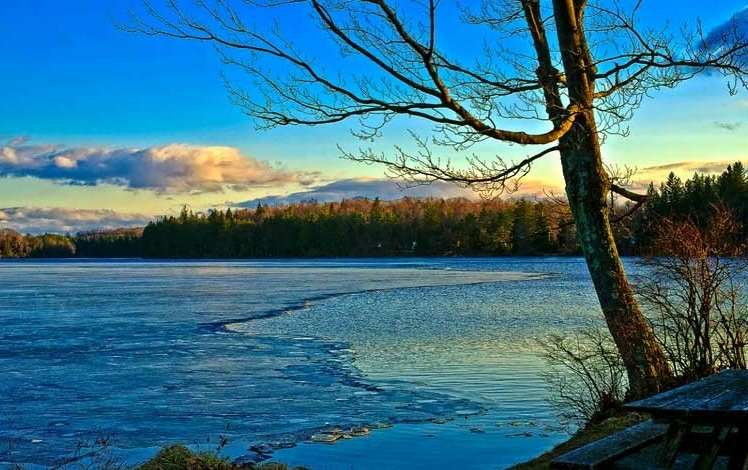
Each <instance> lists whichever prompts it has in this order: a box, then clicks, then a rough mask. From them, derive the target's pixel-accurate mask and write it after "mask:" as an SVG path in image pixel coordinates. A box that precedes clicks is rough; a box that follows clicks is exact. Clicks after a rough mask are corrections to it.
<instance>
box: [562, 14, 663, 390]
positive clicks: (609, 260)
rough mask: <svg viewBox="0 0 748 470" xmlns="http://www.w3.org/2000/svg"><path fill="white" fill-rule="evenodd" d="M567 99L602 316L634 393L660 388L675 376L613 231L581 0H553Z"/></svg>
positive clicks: (573, 175)
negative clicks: (628, 275) (629, 276)
mask: <svg viewBox="0 0 748 470" xmlns="http://www.w3.org/2000/svg"><path fill="white" fill-rule="evenodd" d="M553 8H554V16H555V18H556V26H557V35H558V40H559V46H560V49H561V56H562V60H563V65H564V72H565V77H566V86H567V88H566V91H567V93H568V97H569V101H570V103H571V104H572V105H573V106H576V107H577V109H578V111H576V117H575V121H574V125H573V127H572V129H571V130H570V131H569V132H568V133H566V134H565V135H564V136H563V137H562V138H561V139H559V152H560V154H561V165H562V168H563V173H564V180H565V182H566V195H567V198H568V199H569V204H570V206H571V212H572V215H573V217H574V222H575V224H576V227H577V237H578V240H579V244H580V246H581V248H582V253H583V254H584V257H585V260H586V261H587V267H588V268H589V271H590V276H591V278H592V282H593V284H594V286H595V290H596V292H597V297H598V299H599V301H600V306H601V307H602V311H603V315H604V316H605V321H606V323H607V325H608V329H609V330H610V333H611V336H612V337H613V341H614V342H615V344H616V346H617V348H618V351H619V352H620V354H621V358H622V360H623V363H624V365H625V367H626V371H627V374H628V379H629V398H640V397H645V396H648V395H651V394H654V393H657V392H659V391H660V390H661V389H662V386H663V382H665V381H667V380H668V379H669V378H670V377H671V375H672V373H671V371H670V368H669V366H668V362H667V359H666V358H665V355H664V354H663V352H662V349H661V348H660V345H659V344H658V343H657V341H656V339H655V337H654V334H653V332H652V329H651V327H650V325H649V323H648V322H647V320H646V318H644V315H643V314H642V312H641V310H640V309H639V306H638V304H637V302H636V299H635V298H634V294H633V291H632V289H631V285H630V284H629V282H628V279H627V278H626V273H625V271H624V269H623V265H622V263H621V259H620V257H619V255H618V250H617V248H616V246H615V242H614V239H613V232H612V230H611V228H610V221H609V218H608V210H609V208H608V207H607V201H606V196H607V194H608V192H609V190H610V182H609V180H608V177H607V175H606V173H605V171H604V169H603V164H602V155H601V151H600V141H599V139H598V132H597V125H596V122H595V115H594V111H593V95H594V73H595V71H594V70H593V68H592V66H591V64H592V59H591V57H590V53H589V49H588V47H587V44H586V42H585V36H584V32H583V30H582V13H583V9H584V1H582V0H553Z"/></svg>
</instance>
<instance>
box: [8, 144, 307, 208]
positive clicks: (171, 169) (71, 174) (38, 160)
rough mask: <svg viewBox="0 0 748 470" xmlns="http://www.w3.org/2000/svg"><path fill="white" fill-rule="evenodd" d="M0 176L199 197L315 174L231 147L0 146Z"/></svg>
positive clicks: (299, 179)
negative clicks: (292, 169)
mask: <svg viewBox="0 0 748 470" xmlns="http://www.w3.org/2000/svg"><path fill="white" fill-rule="evenodd" d="M0 175H4V176H8V177H24V176H28V177H33V178H39V179H45V180H52V181H55V182H57V183H60V184H70V185H83V186H96V185H99V184H111V185H116V186H123V187H125V188H128V189H147V190H153V191H156V192H159V193H170V194H199V193H211V192H222V191H223V190H225V189H233V190H246V189H250V188H262V187H271V186H276V185H279V184H286V183H298V184H309V183H311V182H313V181H314V180H316V178H317V175H316V174H300V173H297V172H291V171H288V170H286V169H284V168H281V167H279V166H278V165H271V164H270V163H268V162H266V161H262V160H257V159H254V158H251V157H247V156H245V155H242V154H241V152H239V150H237V149H235V148H232V147H219V146H214V147H207V146H191V145H183V144H172V145H167V146H163V147H151V148H145V149H128V148H118V149H111V148H101V147H72V148H68V147H64V146H60V145H30V144H28V143H27V141H26V140H25V139H20V138H18V139H14V140H13V141H11V142H8V143H7V144H5V145H4V146H2V147H0Z"/></svg>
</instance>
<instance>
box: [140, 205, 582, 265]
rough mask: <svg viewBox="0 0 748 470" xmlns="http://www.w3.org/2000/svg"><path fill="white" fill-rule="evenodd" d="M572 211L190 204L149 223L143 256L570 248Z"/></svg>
mask: <svg viewBox="0 0 748 470" xmlns="http://www.w3.org/2000/svg"><path fill="white" fill-rule="evenodd" d="M575 250H576V241H575V235H574V232H573V225H572V224H570V216H569V211H568V209H567V208H566V207H564V206H559V205H557V204H553V203H551V202H548V201H537V202H531V201H527V200H519V201H509V202H507V201H500V200H495V201H484V202H476V201H469V200H466V199H450V200H444V199H411V198H404V199H401V200H398V201H390V202H385V201H380V200H378V199H373V200H371V199H352V200H344V201H341V202H331V203H325V204H320V203H316V202H305V203H298V204H292V205H286V206H278V207H269V206H263V205H258V206H257V208H256V209H245V210H234V211H232V210H230V209H229V210H227V211H225V212H224V211H210V212H209V213H207V214H195V213H192V212H189V211H187V210H183V211H182V213H181V214H180V215H179V216H176V217H165V218H161V219H159V220H157V221H155V222H152V223H150V224H148V226H147V227H146V228H145V230H144V232H143V238H142V254H143V256H145V257H166V258H271V257H272V258H289V257H290V258H296V257H371V256H406V255H407V256H456V255H465V256H482V255H542V254H567V253H572V252H574V251H575Z"/></svg>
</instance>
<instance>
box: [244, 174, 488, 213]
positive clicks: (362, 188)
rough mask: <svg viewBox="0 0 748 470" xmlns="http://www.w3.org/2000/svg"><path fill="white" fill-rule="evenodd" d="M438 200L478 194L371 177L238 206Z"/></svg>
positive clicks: (446, 186)
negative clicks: (360, 199)
mask: <svg viewBox="0 0 748 470" xmlns="http://www.w3.org/2000/svg"><path fill="white" fill-rule="evenodd" d="M406 196H408V197H434V198H455V197H467V198H475V197H476V194H475V193H474V192H473V191H471V190H469V189H462V188H458V187H457V186H455V185H453V184H449V183H445V182H441V181H436V182H434V183H431V184H429V185H425V186H415V187H413V188H405V189H401V188H400V187H398V184H397V181H395V180H390V179H370V178H351V179H344V180H340V181H335V182H333V183H329V184H326V185H324V186H319V187H316V188H311V189H309V190H308V191H301V192H297V193H292V194H288V195H285V196H284V195H270V196H265V197H260V198H257V199H252V200H249V201H244V202H241V203H239V204H237V205H238V206H241V207H255V206H256V205H257V203H262V204H269V205H278V204H292V203H294V202H301V201H309V200H315V201H317V202H331V201H340V200H342V199H353V198H357V197H367V198H370V199H374V198H375V197H378V198H379V199H381V200H395V199H401V198H403V197H406Z"/></svg>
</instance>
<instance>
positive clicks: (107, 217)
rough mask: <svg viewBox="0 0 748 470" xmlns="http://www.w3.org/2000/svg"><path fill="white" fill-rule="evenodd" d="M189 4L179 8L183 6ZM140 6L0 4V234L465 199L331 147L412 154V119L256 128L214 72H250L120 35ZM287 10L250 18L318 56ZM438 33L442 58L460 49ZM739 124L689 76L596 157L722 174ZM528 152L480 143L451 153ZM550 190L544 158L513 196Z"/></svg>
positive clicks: (657, 5)
mask: <svg viewBox="0 0 748 470" xmlns="http://www.w3.org/2000/svg"><path fill="white" fill-rule="evenodd" d="M744 1H745V0H743V2H744ZM743 2H738V1H731V0H720V1H716V2H711V3H710V4H708V6H705V5H707V4H705V3H704V2H702V1H696V0H681V1H677V2H676V1H669V0H668V1H666V0H657V1H655V0H650V1H649V2H647V3H645V6H644V7H643V8H642V10H641V18H640V19H641V21H642V22H643V24H645V25H648V24H652V25H665V24H668V25H670V26H669V27H670V28H671V29H672V30H673V31H674V32H675V33H677V29H678V28H679V27H680V25H681V24H683V23H684V22H687V21H689V22H693V21H694V20H695V19H696V18H698V19H699V20H700V21H701V24H702V25H703V28H704V31H705V32H706V33H708V32H714V31H719V30H720V28H724V27H725V25H726V24H728V23H729V22H730V20H731V18H733V15H738V16H737V18H742V21H744V22H745V23H744V24H748V21H746V20H747V19H748V13H747V12H748V10H746V8H747V7H746V5H745V3H743ZM163 3H164V2H163V1H161V0H158V1H156V2H154V4H155V5H162V4H163ZM193 3H194V2H193V1H192V0H186V1H181V3H180V4H184V5H185V7H184V8H185V9H186V11H188V12H190V11H191V10H190V9H191V8H193V7H192V6H191V5H192V4H193ZM450 3H451V2H448V1H444V2H442V4H443V5H446V6H445V7H444V8H449V4H450ZM140 8H141V7H140V2H139V0H67V1H59V0H0V229H3V228H10V229H14V230H17V231H20V232H24V233H25V232H31V233H39V232H44V231H52V232H71V233H74V232H76V231H78V230H85V229H90V228H95V227H99V228H115V227H119V226H133V225H143V224H145V223H147V221H149V220H152V219H153V218H154V217H157V216H160V215H168V214H175V213H178V212H179V211H180V210H181V208H182V207H183V206H187V207H188V208H190V209H191V210H194V211H205V210H207V209H208V208H220V209H223V208H226V207H234V206H237V207H253V204H255V203H256V202H257V201H263V202H266V203H283V202H289V201H298V200H303V199H311V198H314V199H317V200H320V201H323V200H339V199H341V198H343V197H356V196H367V197H380V198H382V199H394V198H398V197H402V196H403V195H410V196H434V197H456V196H466V197H475V195H473V194H472V193H471V192H469V191H465V190H462V189H460V188H456V187H454V186H452V185H448V184H433V185H431V186H426V187H420V188H414V189H412V190H409V191H407V192H402V191H401V190H400V189H399V188H398V185H397V183H396V182H395V181H392V180H390V179H387V178H385V175H384V168H382V167H377V166H374V165H365V164H361V163H356V162H352V161H349V160H345V159H341V158H340V157H341V150H340V148H343V149H345V150H347V151H353V152H355V151H357V150H358V149H359V148H362V147H369V146H370V147H372V148H374V149H375V150H377V151H381V152H392V151H393V149H394V147H395V146H397V145H404V146H406V147H407V145H409V143H412V141H411V138H410V135H409V133H408V131H409V130H416V131H418V132H420V131H425V129H426V127H425V126H423V125H422V124H421V123H418V122H412V121H410V120H401V121H397V122H393V123H392V124H391V125H390V126H388V127H387V128H385V131H384V135H383V136H382V137H381V138H379V139H376V140H375V141H374V142H373V143H367V142H363V143H362V141H360V140H359V139H357V138H356V137H354V136H353V135H351V128H352V126H353V125H352V124H348V123H342V124H335V125H329V126H315V127H282V128H276V129H270V130H261V129H258V128H257V127H256V125H255V124H256V123H255V122H253V121H252V119H250V118H249V117H248V116H246V115H245V114H243V113H242V111H241V109H239V108H237V107H236V106H235V105H234V104H233V103H232V102H231V100H230V99H229V96H228V93H227V90H226V87H225V84H224V79H223V76H222V74H227V76H228V77H229V78H230V79H231V81H232V83H234V84H237V85H240V86H241V85H243V84H245V83H249V82H247V81H248V80H249V79H248V78H247V77H246V76H243V75H237V74H234V73H232V72H231V69H230V68H228V67H227V66H226V65H225V64H223V63H222V61H221V58H220V57H219V56H218V54H216V52H215V51H214V50H213V48H211V47H210V46H208V45H206V44H204V43H197V42H191V41H185V40H177V39H172V38H167V37H158V36H146V35H140V34H132V33H127V32H124V31H122V30H121V29H119V28H117V27H116V25H117V24H123V23H126V22H127V21H128V11H129V10H130V9H134V10H135V11H141V10H139V9H140ZM665 12H667V17H666V18H665V17H664V16H665ZM283 14H284V13H283V12H282V11H281V12H278V11H276V10H268V11H266V12H264V13H262V14H261V15H260V16H258V17H252V19H251V20H252V21H257V22H260V23H264V24H270V23H272V22H274V21H276V20H277V21H286V22H288V21H290V22H291V24H292V26H294V27H292V28H291V29H290V30H286V31H290V32H288V33H287V34H288V35H289V37H288V40H289V41H290V42H292V43H294V44H298V45H302V46H309V45H310V44H311V45H312V46H311V47H312V50H313V48H314V39H313V38H314V37H315V36H314V34H315V32H314V31H312V30H310V29H309V28H311V27H310V26H305V23H303V22H302V20H298V19H297V18H289V17H286V18H283V17H275V16H274V15H283ZM296 21H298V24H296V23H295V22H296ZM692 24H693V23H692ZM448 27H449V25H447V28H448ZM444 37H445V38H447V44H446V45H445V47H446V48H447V49H448V50H450V51H459V50H460V49H461V48H465V49H467V48H469V46H470V45H471V43H470V42H468V40H467V39H466V38H464V37H463V38H460V37H455V38H452V37H450V36H449V34H446V35H445V36H444ZM321 60H322V61H323V62H325V60H329V61H332V60H333V59H329V58H328V57H325V58H322V59H321ZM325 65H333V62H330V63H329V64H326V63H325ZM746 118H748V95H747V94H746V93H745V92H739V93H738V94H737V95H736V96H730V95H729V94H728V93H727V88H726V86H725V82H724V80H723V79H721V78H720V77H718V76H714V75H703V76H698V77H696V78H695V79H693V80H691V81H689V82H687V83H684V84H682V85H681V86H679V87H678V88H676V89H673V90H664V91H657V92H653V93H652V98H651V99H646V100H645V102H644V103H643V105H642V106H641V108H640V109H639V110H638V111H637V113H636V115H635V117H634V119H633V120H632V121H631V123H630V135H629V136H627V137H625V138H624V137H617V136H611V137H610V138H608V139H607V140H606V142H605V144H604V147H603V153H604V156H605V161H606V164H608V165H611V166H624V165H627V166H629V167H632V168H636V169H637V172H636V174H635V176H634V183H635V187H637V188H639V189H641V188H643V187H645V186H646V184H647V183H649V182H650V181H654V182H656V183H658V182H660V181H662V180H664V178H665V177H666V175H667V174H668V173H669V172H670V171H674V172H676V174H679V175H680V176H681V177H683V178H684V179H685V178H688V177H690V176H691V175H692V174H693V173H694V172H695V171H699V172H721V171H722V170H724V168H725V167H726V166H727V164H729V163H731V162H734V161H744V162H745V160H746V158H745V157H746V156H747V155H748V145H746V144H747V143H748V139H747V138H746V135H748V134H746V131H747V130H748V125H747V124H746ZM528 152H529V150H527V149H525V148H522V147H519V148H517V147H516V146H515V147H505V146H498V145H496V144H486V145H482V146H478V147H476V148H474V149H471V150H470V151H469V152H466V153H465V154H460V153H459V152H457V153H455V154H453V155H449V156H450V157H451V158H454V159H455V160H456V161H459V160H460V159H464V158H465V156H467V155H469V154H472V153H475V154H476V155H477V156H479V157H484V158H489V159H490V158H492V157H493V156H494V155H497V154H498V155H508V156H509V158H522V157H523V156H524V155H527V154H528ZM548 192H553V193H555V194H561V193H562V192H563V182H562V178H561V170H560V165H559V164H558V161H557V158H556V157H554V156H549V157H546V158H545V159H544V160H543V161H541V163H539V164H537V165H535V166H534V168H533V171H532V172H531V173H530V174H529V175H528V176H527V177H526V178H525V180H524V183H523V186H522V189H521V191H520V193H519V194H526V195H542V194H544V193H548Z"/></svg>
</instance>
